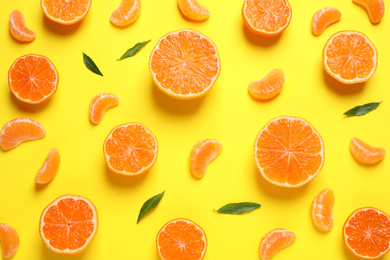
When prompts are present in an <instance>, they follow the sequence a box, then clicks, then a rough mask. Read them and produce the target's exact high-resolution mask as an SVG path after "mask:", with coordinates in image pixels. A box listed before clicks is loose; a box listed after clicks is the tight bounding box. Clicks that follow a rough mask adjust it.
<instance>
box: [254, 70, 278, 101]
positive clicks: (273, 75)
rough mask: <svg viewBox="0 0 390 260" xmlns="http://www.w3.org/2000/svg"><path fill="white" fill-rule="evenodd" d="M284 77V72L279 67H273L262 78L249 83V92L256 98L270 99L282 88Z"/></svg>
mask: <svg viewBox="0 0 390 260" xmlns="http://www.w3.org/2000/svg"><path fill="white" fill-rule="evenodd" d="M284 78H285V76H284V72H283V71H282V70H281V69H273V70H271V71H270V72H268V74H267V75H266V76H265V77H264V78H262V79H259V80H255V81H253V82H251V83H249V87H248V91H249V94H251V96H252V97H254V98H257V99H262V100H268V99H271V98H273V97H275V96H277V95H278V94H279V93H280V91H281V90H282V87H283V83H284Z"/></svg>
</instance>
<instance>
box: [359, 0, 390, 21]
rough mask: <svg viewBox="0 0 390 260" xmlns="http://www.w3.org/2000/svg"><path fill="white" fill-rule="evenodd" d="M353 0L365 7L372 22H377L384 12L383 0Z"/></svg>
mask: <svg viewBox="0 0 390 260" xmlns="http://www.w3.org/2000/svg"><path fill="white" fill-rule="evenodd" d="M353 2H354V3H355V4H358V5H361V6H363V7H364V8H365V9H366V11H367V13H368V16H369V17H370V21H371V22H372V23H373V24H377V23H379V22H380V21H381V20H382V18H383V15H384V14H385V3H384V1H383V0H353Z"/></svg>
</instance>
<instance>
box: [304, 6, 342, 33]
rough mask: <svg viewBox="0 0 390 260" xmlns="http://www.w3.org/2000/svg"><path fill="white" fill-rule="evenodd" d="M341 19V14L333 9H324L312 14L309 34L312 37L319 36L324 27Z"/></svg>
mask: <svg viewBox="0 0 390 260" xmlns="http://www.w3.org/2000/svg"><path fill="white" fill-rule="evenodd" d="M340 19H341V12H340V11H339V9H337V8H334V7H325V8H322V9H320V10H318V11H317V12H315V13H314V15H313V18H312V20H311V32H312V33H313V35H315V36H318V35H321V34H322V33H323V32H324V31H325V29H326V27H328V26H329V25H331V24H332V23H335V22H338V21H340Z"/></svg>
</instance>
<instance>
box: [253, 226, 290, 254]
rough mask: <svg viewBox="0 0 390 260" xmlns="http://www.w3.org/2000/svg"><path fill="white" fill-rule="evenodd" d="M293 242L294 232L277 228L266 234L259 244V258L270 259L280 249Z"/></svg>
mask: <svg viewBox="0 0 390 260" xmlns="http://www.w3.org/2000/svg"><path fill="white" fill-rule="evenodd" d="M294 242H295V234H294V232H292V231H290V230H287V229H284V228H277V229H274V230H271V231H270V232H268V233H267V234H266V235H265V236H264V237H263V238H262V239H261V242H260V250H259V252H260V257H261V259H263V260H268V259H271V258H272V257H273V256H274V255H275V254H276V253H277V252H279V251H280V250H281V249H283V248H285V247H288V246H290V245H291V244H293V243H294Z"/></svg>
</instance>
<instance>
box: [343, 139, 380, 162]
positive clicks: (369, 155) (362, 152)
mask: <svg viewBox="0 0 390 260" xmlns="http://www.w3.org/2000/svg"><path fill="white" fill-rule="evenodd" d="M349 147H350V149H351V153H352V155H353V157H354V158H355V159H356V160H357V161H358V162H360V163H362V164H367V165H371V164H375V163H377V162H379V161H381V160H383V158H385V155H386V150H385V149H384V148H382V147H373V146H371V145H368V144H366V143H365V142H363V141H362V140H360V139H358V138H356V137H352V139H351V142H350V143H349Z"/></svg>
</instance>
